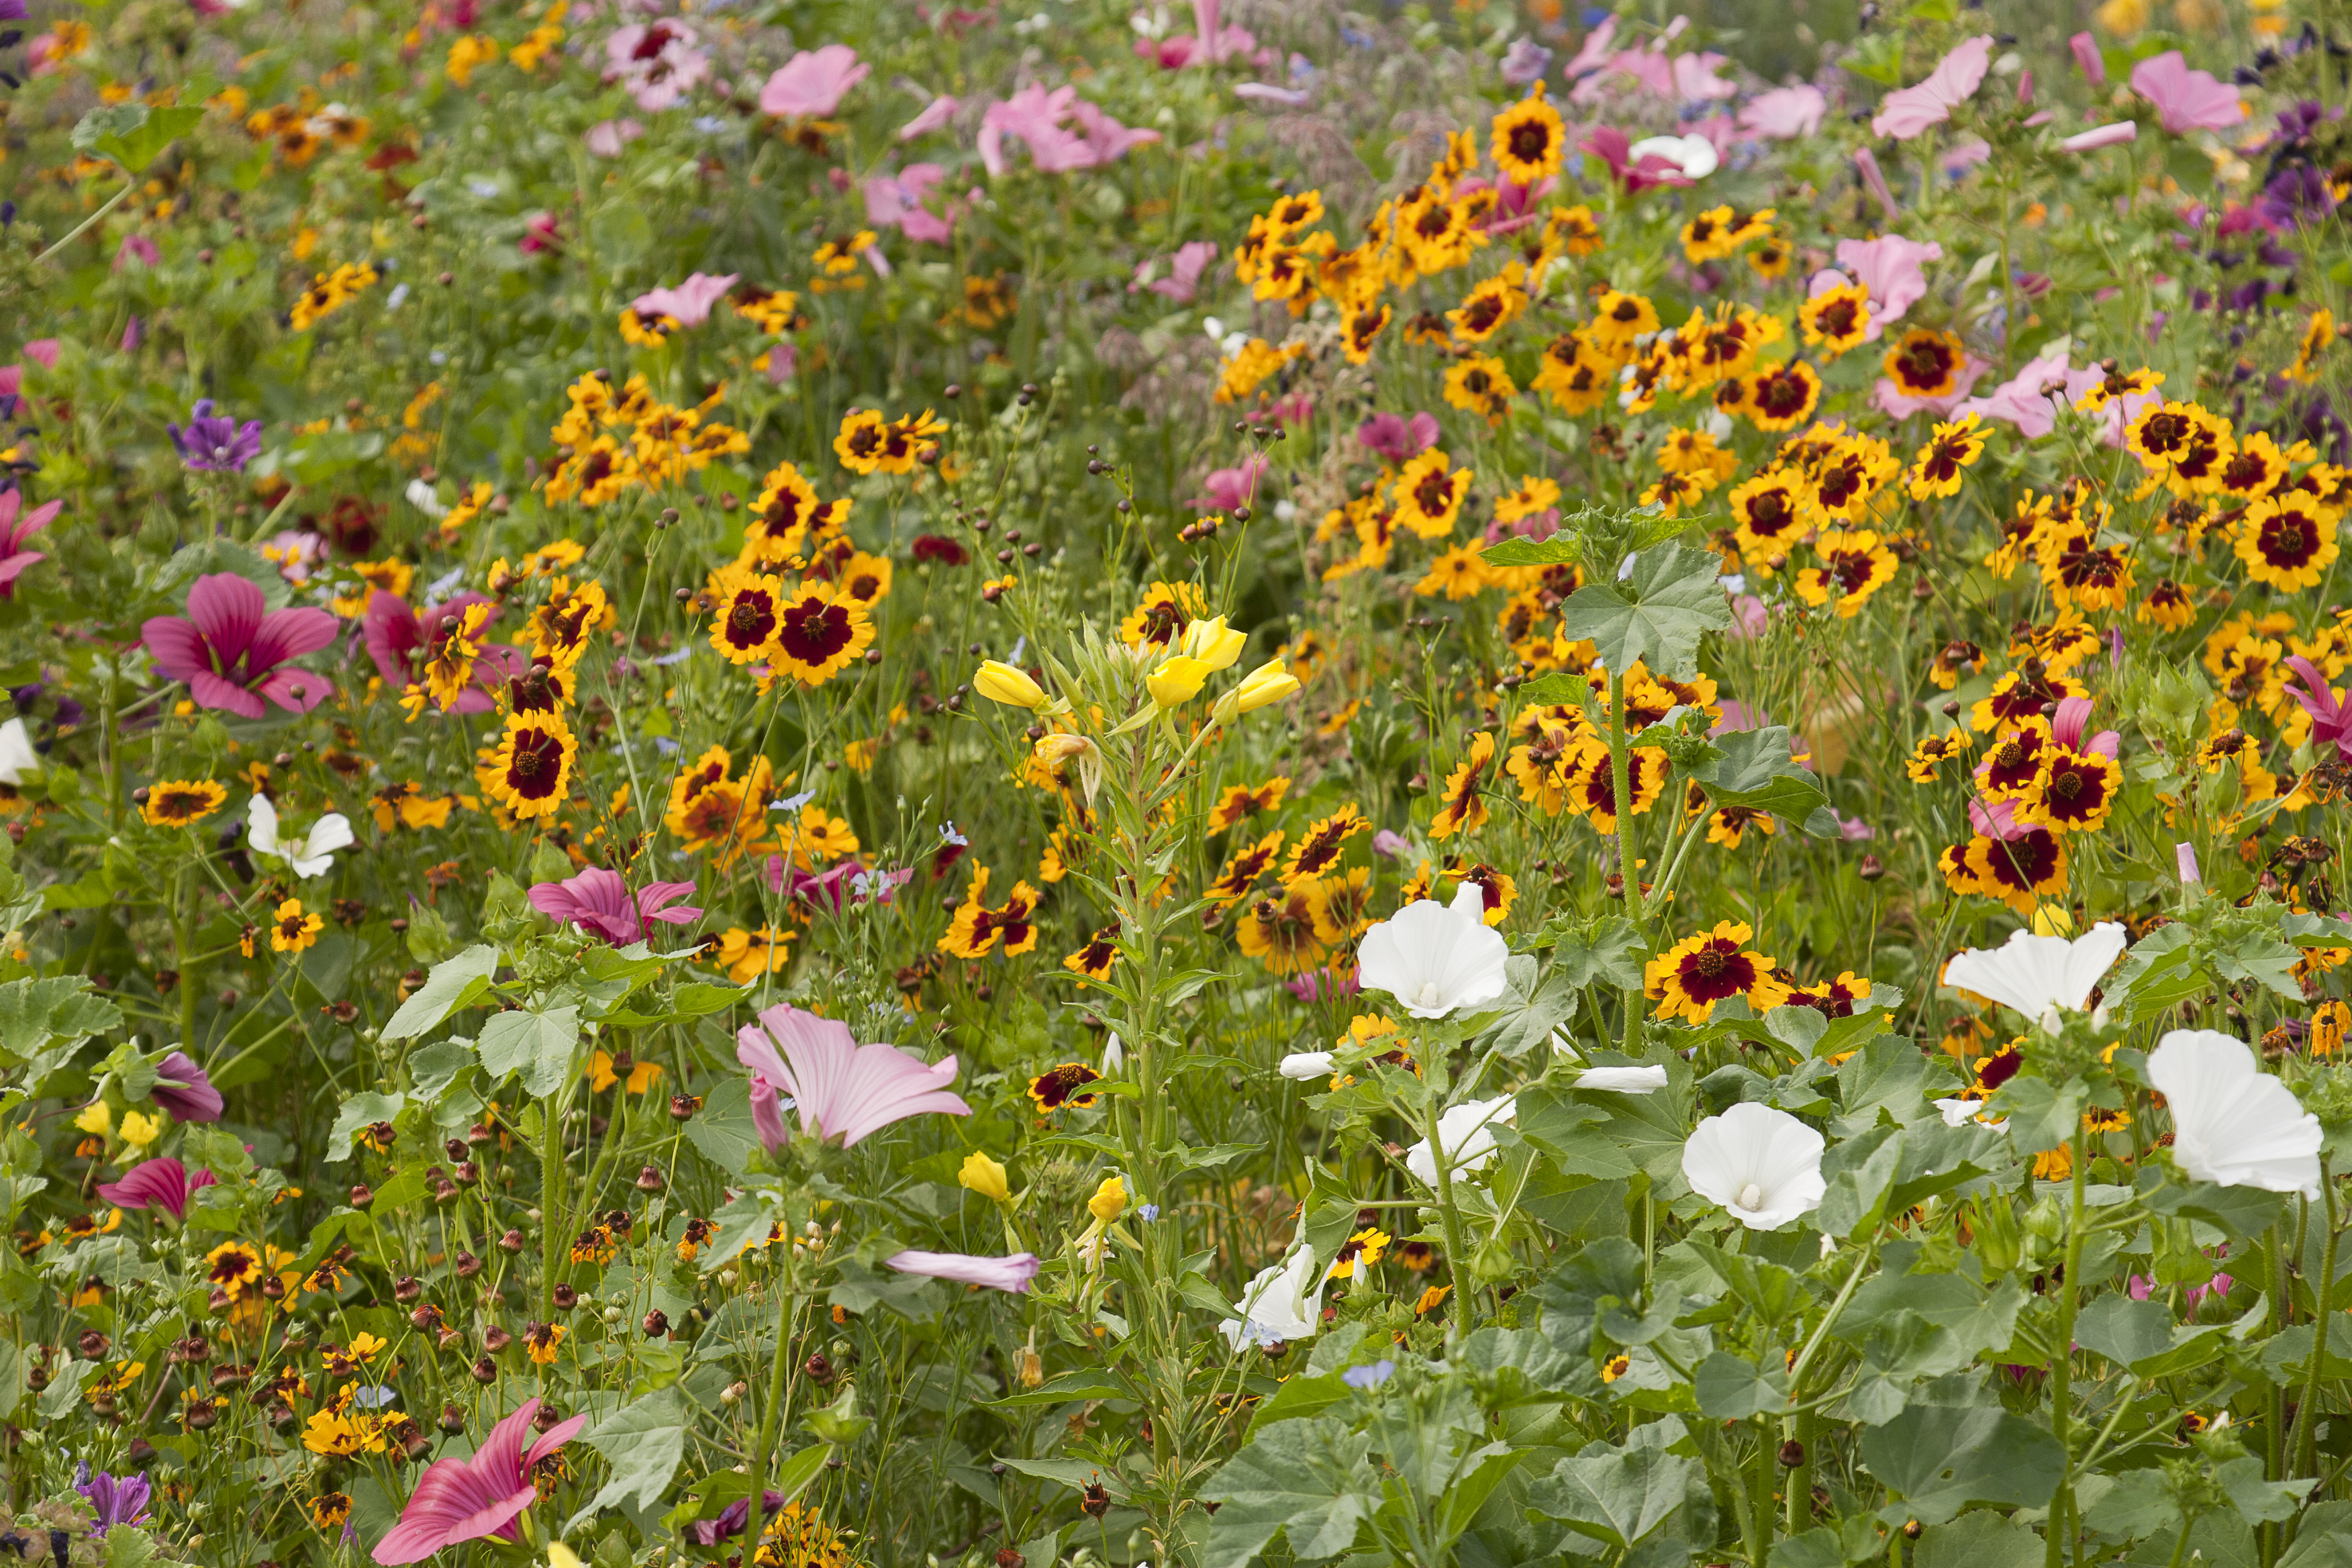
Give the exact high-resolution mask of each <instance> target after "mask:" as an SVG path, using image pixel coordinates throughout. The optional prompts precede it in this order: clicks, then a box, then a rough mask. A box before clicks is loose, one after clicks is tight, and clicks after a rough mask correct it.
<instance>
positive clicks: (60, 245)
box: [33, 171, 139, 267]
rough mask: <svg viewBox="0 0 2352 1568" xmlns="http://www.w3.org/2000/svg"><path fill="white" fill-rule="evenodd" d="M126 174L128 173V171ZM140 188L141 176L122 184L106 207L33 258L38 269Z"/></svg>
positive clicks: (133, 176) (133, 177)
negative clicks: (124, 198)
mask: <svg viewBox="0 0 2352 1568" xmlns="http://www.w3.org/2000/svg"><path fill="white" fill-rule="evenodd" d="M125 172H126V173H128V171H125ZM138 188H139V176H138V175H136V174H132V175H131V178H129V179H128V180H125V181H124V182H123V183H122V188H121V190H119V191H117V192H115V193H114V194H113V195H110V196H109V197H107V198H106V205H104V206H102V207H100V208H99V209H98V210H97V211H96V212H94V213H92V214H90V215H89V216H88V217H86V218H84V219H82V220H81V222H79V223H78V224H76V225H75V226H74V228H73V232H72V233H71V234H68V235H67V236H66V237H64V238H63V239H61V240H59V241H58V242H57V243H56V244H55V245H53V246H51V247H48V248H47V250H44V251H43V252H41V254H40V255H38V256H36V257H35V258H33V265H34V266H36V267H38V266H39V265H40V264H41V263H43V262H44V261H47V259H48V258H51V257H52V256H55V255H56V254H57V253H58V251H60V250H63V249H64V248H65V247H67V246H68V245H71V244H72V243H73V242H74V241H75V240H77V239H79V238H80V237H82V236H83V235H85V234H87V233H89V230H90V227H91V226H92V225H94V224H96V223H97V222H98V221H99V220H100V218H103V217H104V216H106V215H107V214H109V213H110V212H112V211H113V210H114V209H115V208H116V207H118V206H121V205H122V198H123V197H125V196H127V195H130V194H131V192H133V191H135V190H137V189H138Z"/></svg>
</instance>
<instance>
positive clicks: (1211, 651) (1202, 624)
mask: <svg viewBox="0 0 2352 1568" xmlns="http://www.w3.org/2000/svg"><path fill="white" fill-rule="evenodd" d="M1248 642H1249V634H1247V633H1246V632H1236V631H1231V630H1228V629H1227V628H1226V626H1225V617H1224V616H1218V617H1217V618H1216V619H1215V620H1213V621H1194V622H1193V623H1192V625H1190V626H1186V627H1185V628H1184V646H1183V651H1184V652H1185V653H1186V654H1188V655H1190V656H1191V657H1192V658H1197V659H1199V660H1200V661H1201V662H1202V664H1205V665H1207V666H1208V667H1209V668H1211V669H1212V670H1218V669H1227V668H1232V666H1233V663H1234V660H1235V659H1237V658H1241V656H1242V649H1243V647H1245V646H1246V645H1247V644H1248Z"/></svg>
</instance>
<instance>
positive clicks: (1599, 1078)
mask: <svg viewBox="0 0 2352 1568" xmlns="http://www.w3.org/2000/svg"><path fill="white" fill-rule="evenodd" d="M1576 1087H1577V1088H1579V1089H1612V1090H1614V1091H1615V1092H1617V1093H1619V1094H1655V1093H1656V1092H1657V1091H1658V1090H1660V1089H1664V1088H1665V1087H1666V1069H1665V1068H1661V1067H1645V1068H1586V1069H1585V1073H1584V1076H1583V1077H1582V1078H1580V1079H1577V1080H1576Z"/></svg>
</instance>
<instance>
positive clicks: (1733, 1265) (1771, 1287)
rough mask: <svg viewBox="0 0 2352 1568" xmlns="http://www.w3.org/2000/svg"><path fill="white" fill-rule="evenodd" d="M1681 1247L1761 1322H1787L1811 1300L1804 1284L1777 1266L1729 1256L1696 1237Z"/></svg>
mask: <svg viewBox="0 0 2352 1568" xmlns="http://www.w3.org/2000/svg"><path fill="white" fill-rule="evenodd" d="M1682 1245H1683V1247H1687V1248H1688V1249H1689V1250H1690V1251H1691V1252H1692V1253H1693V1254H1694V1255H1696V1257H1697V1258H1700V1259H1701V1260H1702V1261H1703V1262H1705V1263H1706V1266H1707V1268H1709V1269H1710V1270H1712V1271H1713V1272H1714V1274H1715V1277H1716V1278H1717V1279H1720V1280H1722V1281H1723V1283H1724V1285H1725V1287H1726V1288H1727V1289H1729V1290H1730V1291H1731V1293H1732V1294H1733V1295H1734V1296H1736V1297H1738V1299H1739V1304H1740V1305H1741V1306H1743V1307H1745V1308H1747V1309H1748V1310H1749V1311H1751V1312H1753V1313H1755V1314H1756V1318H1757V1321H1759V1322H1762V1323H1765V1324H1767V1325H1770V1324H1775V1323H1783V1322H1786V1321H1789V1320H1790V1318H1793V1317H1795V1316H1796V1315H1797V1314H1798V1313H1799V1312H1800V1311H1802V1310H1804V1308H1805V1306H1806V1305H1807V1303H1808V1302H1809V1301H1810V1300H1811V1297H1810V1296H1808V1295H1807V1294H1806V1292H1805V1282H1804V1280H1803V1279H1800V1278H1799V1277H1798V1276H1797V1275H1796V1274H1795V1273H1794V1272H1792V1271H1791V1270H1790V1269H1787V1268H1781V1267H1780V1265H1779V1264H1777V1263H1773V1262H1769V1261H1768V1260H1767V1259H1765V1258H1752V1257H1750V1256H1748V1254H1747V1253H1744V1252H1727V1251H1725V1250H1724V1249H1723V1248H1722V1247H1716V1246H1713V1245H1711V1244H1710V1243H1707V1242H1705V1241H1701V1240H1699V1239H1698V1238H1697V1237H1691V1238H1690V1239H1688V1240H1686V1241H1685V1242H1684V1243H1683V1244H1682Z"/></svg>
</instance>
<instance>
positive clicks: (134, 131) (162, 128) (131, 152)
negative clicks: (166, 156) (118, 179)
mask: <svg viewBox="0 0 2352 1568" xmlns="http://www.w3.org/2000/svg"><path fill="white" fill-rule="evenodd" d="M204 117H205V111H204V110H203V109H201V108H188V109H150V108H148V107H147V106H146V105H145V104H143V103H116V104H109V105H107V106H106V107H104V108H101V109H93V110H90V111H89V113H88V114H85V115H83V116H82V117H81V122H80V123H79V124H78V125H76V126H75V127H74V128H73V144H74V146H75V148H76V149H78V150H79V151H80V152H84V153H98V154H99V155H100V156H101V157H106V158H111V159H113V160H114V161H115V162H116V163H120V164H121V165H122V166H123V168H125V169H126V170H128V171H129V172H131V174H145V173H146V172H147V165H149V164H150V163H153V162H154V161H155V160H156V159H157V158H160V157H162V156H163V149H164V148H166V147H168V146H170V145H171V144H172V143H173V142H174V141H176V140H177V139H178V138H180V137H182V136H184V135H186V134H187V133H188V132H191V131H193V130H194V129H195V128H196V126H197V125H198V124H199V123H200V122H202V121H203V120H204Z"/></svg>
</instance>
